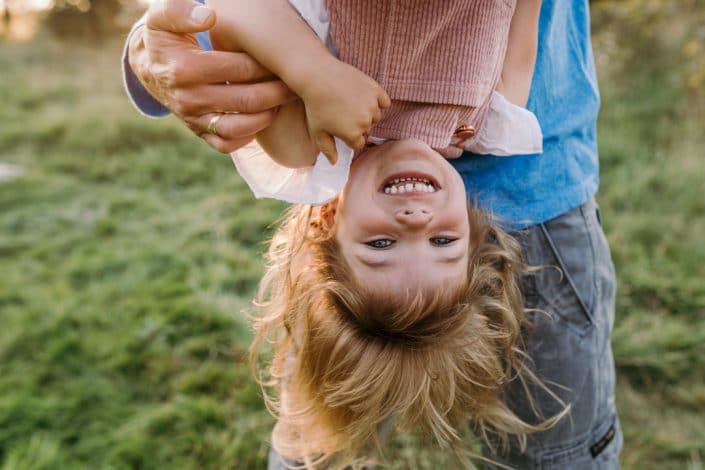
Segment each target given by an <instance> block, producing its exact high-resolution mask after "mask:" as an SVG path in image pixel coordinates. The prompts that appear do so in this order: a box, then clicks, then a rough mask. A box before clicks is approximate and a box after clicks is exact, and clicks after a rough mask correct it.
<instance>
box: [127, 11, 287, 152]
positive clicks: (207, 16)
mask: <svg viewBox="0 0 705 470" xmlns="http://www.w3.org/2000/svg"><path fill="white" fill-rule="evenodd" d="M215 21H216V18H215V12H213V11H212V10H210V9H209V8H206V7H204V6H202V5H200V4H198V3H196V2H194V1H193V0H154V1H153V2H152V4H151V5H150V7H149V11H148V13H147V21H146V24H145V26H144V27H142V28H140V29H138V30H137V31H135V33H134V34H133V35H132V37H131V39H130V44H129V45H128V48H129V61H130V66H131V67H132V70H133V71H134V72H135V75H136V76H137V78H138V79H139V80H140V82H141V83H142V84H143V85H144V87H145V89H146V90H147V91H148V92H149V93H150V94H151V95H152V96H153V97H154V98H155V99H157V101H159V102H160V103H162V104H163V105H164V106H166V107H167V108H169V109H170V110H171V111H172V113H174V115H176V116H177V117H178V118H179V119H181V120H182V121H183V122H184V123H185V124H186V125H187V126H188V127H189V128H190V129H191V130H192V131H193V132H194V133H195V134H196V135H198V136H199V137H201V138H203V139H204V140H205V141H206V142H208V144H210V145H211V147H213V148H215V149H216V150H218V151H220V152H223V153H228V152H232V151H233V150H236V149H238V148H240V147H242V146H243V145H245V144H247V143H249V142H250V141H252V139H254V136H255V134H256V133H257V132H259V131H260V130H262V129H264V128H265V127H267V126H268V125H269V124H270V123H271V122H272V119H273V118H274V115H275V113H276V110H277V107H278V106H280V105H282V104H284V103H286V102H288V101H290V100H292V99H295V96H294V95H293V94H292V93H291V91H289V89H288V88H287V87H286V85H284V83H283V82H281V81H280V80H277V79H275V77H274V76H272V74H271V73H270V72H269V71H267V70H266V69H264V68H263V67H262V66H261V65H260V64H258V63H257V62H256V61H255V60H254V59H252V58H251V57H250V56H249V55H247V54H244V53H233V52H222V51H203V50H202V49H201V47H200V46H199V45H198V42H197V41H196V36H195V33H197V32H200V31H207V30H209V29H210V28H212V27H213V25H215ZM225 113H228V114H225ZM234 113H236V114H234ZM219 114H222V116H221V118H220V119H219V120H218V121H217V126H216V129H215V130H216V132H217V135H214V134H211V133H209V132H208V126H209V123H210V122H211V120H212V119H213V117H214V116H216V115H219Z"/></svg>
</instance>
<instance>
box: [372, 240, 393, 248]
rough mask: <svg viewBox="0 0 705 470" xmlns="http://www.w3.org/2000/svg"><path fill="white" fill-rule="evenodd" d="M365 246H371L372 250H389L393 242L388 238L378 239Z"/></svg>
mask: <svg viewBox="0 0 705 470" xmlns="http://www.w3.org/2000/svg"><path fill="white" fill-rule="evenodd" d="M365 244H366V245H367V246H371V247H372V248H378V249H381V248H389V247H390V246H392V245H393V244H394V240H390V239H388V238H380V239H379V240H372V241H370V242H367V243H365Z"/></svg>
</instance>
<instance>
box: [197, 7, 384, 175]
mask: <svg viewBox="0 0 705 470" xmlns="http://www.w3.org/2000/svg"><path fill="white" fill-rule="evenodd" d="M207 3H208V5H209V6H210V7H211V8H213V9H214V10H215V11H216V14H217V23H216V26H215V27H214V29H213V30H211V38H212V39H213V43H214V46H216V47H217V48H222V49H227V50H244V51H245V52H247V53H248V54H250V55H251V56H252V57H254V58H255V59H256V60H257V61H258V62H260V63H261V64H262V65H263V66H264V67H265V68H267V69H269V70H270V71H271V72H272V73H274V74H275V75H277V76H279V77H280V78H281V79H282V80H283V81H284V82H285V83H286V84H287V85H288V86H289V88H291V89H292V91H293V92H294V93H296V94H297V95H299V96H300V97H301V98H302V100H303V106H302V104H301V103H300V102H299V103H292V104H290V105H286V106H284V107H283V108H282V109H280V111H279V115H278V116H277V118H276V119H275V122H274V123H273V124H272V125H271V126H270V127H269V128H268V129H266V130H265V131H263V132H261V133H260V134H259V135H258V136H257V137H258V141H259V142H260V144H261V145H262V147H263V148H264V149H265V150H266V151H267V152H268V153H269V154H270V156H271V157H272V158H273V159H275V160H277V161H278V162H280V163H282V164H285V165H286V166H306V165H310V164H312V163H313V158H314V157H315V155H316V153H317V152H318V150H319V149H320V151H321V152H323V153H324V154H325V155H326V156H327V157H328V158H329V159H331V160H335V158H336V157H337V154H336V151H335V143H334V141H333V136H335V137H339V138H340V139H342V140H343V141H345V143H347V144H348V145H349V146H351V147H354V148H360V147H362V145H364V143H365V138H364V134H365V133H367V132H368V131H369V130H370V128H371V127H372V125H373V124H374V123H375V122H376V121H377V120H378V119H379V116H380V114H381V108H384V107H387V106H388V105H389V98H388V97H387V94H386V93H385V92H384V90H382V89H381V87H380V86H379V85H378V84H377V83H376V82H375V81H374V80H372V79H371V78H370V77H368V76H367V75H365V74H363V73H362V72H360V71H358V70H357V69H355V68H354V67H351V66H349V65H347V64H345V63H343V62H340V61H339V60H337V59H336V58H335V57H333V56H332V55H331V54H330V53H329V52H328V50H327V49H326V47H325V45H324V44H323V43H322V42H321V41H320V40H319V39H318V38H317V37H316V36H315V34H314V33H313V31H312V30H311V29H310V28H309V27H308V25H307V24H306V23H305V22H304V21H303V19H302V18H301V17H300V16H299V15H298V13H297V12H296V11H295V10H294V9H293V8H292V7H291V6H290V5H289V4H288V2H287V1H286V0H267V1H262V0H208V1H207ZM304 110H305V116H304ZM300 152H302V153H304V154H305V155H303V156H302V155H298V154H299V153H300ZM303 161H305V162H306V163H304V164H301V162H303Z"/></svg>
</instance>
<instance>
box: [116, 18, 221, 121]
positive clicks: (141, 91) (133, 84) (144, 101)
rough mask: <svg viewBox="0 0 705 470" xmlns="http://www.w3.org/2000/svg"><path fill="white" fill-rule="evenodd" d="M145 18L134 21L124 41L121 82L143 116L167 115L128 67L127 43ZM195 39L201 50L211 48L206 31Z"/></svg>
mask: <svg viewBox="0 0 705 470" xmlns="http://www.w3.org/2000/svg"><path fill="white" fill-rule="evenodd" d="M145 19H146V14H145V15H144V16H142V18H140V19H139V20H138V21H137V22H136V23H135V25H134V26H133V27H132V30H131V31H130V34H129V35H128V36H127V40H126V41H125V47H124V49H123V52H122V82H123V86H124V87H125V91H126V92H127V96H128V97H129V98H130V101H131V102H132V104H133V105H134V107H135V108H137V110H138V111H139V112H141V113H142V114H144V115H145V116H149V117H153V118H159V117H164V116H167V115H169V113H170V111H169V109H168V108H166V107H165V106H163V105H162V104H161V103H160V102H159V101H157V100H156V99H154V97H153V96H152V95H150V94H149V92H148V91H147V90H146V89H145V88H144V87H143V86H142V83H140V81H139V80H138V79H137V76H136V75H135V72H134V71H133V70H132V68H131V67H130V61H129V55H128V54H129V48H128V45H129V43H130V39H131V38H132V35H133V34H134V33H135V31H137V30H138V29H139V28H141V27H143V26H144V23H145ZM196 39H197V40H198V44H199V45H200V46H201V48H202V49H203V50H206V51H210V50H213V47H212V46H211V42H210V36H209V35H208V32H202V33H198V34H197V35H196Z"/></svg>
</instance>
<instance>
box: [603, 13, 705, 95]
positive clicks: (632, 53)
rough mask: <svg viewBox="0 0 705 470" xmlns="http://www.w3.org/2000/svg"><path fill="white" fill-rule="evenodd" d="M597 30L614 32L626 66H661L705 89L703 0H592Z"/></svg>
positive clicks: (689, 87)
mask: <svg viewBox="0 0 705 470" xmlns="http://www.w3.org/2000/svg"><path fill="white" fill-rule="evenodd" d="M590 4H591V10H592V13H593V26H594V29H595V34H596V35H602V36H605V35H608V36H611V37H612V40H611V41H608V42H611V43H614V44H615V45H616V46H624V45H625V44H628V48H624V47H617V48H616V49H620V51H619V54H620V55H619V58H618V59H617V60H619V61H620V63H622V67H623V70H625V71H626V70H632V71H633V70H640V69H643V68H644V67H646V68H651V69H652V70H656V69H660V70H661V71H663V72H664V73H665V74H667V75H668V76H671V77H673V78H675V79H677V80H679V81H680V83H681V84H682V87H683V89H684V90H686V91H687V92H689V93H691V94H692V93H695V94H699V95H703V94H705V0H679V1H677V2H674V1H666V0H591V1H590Z"/></svg>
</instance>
